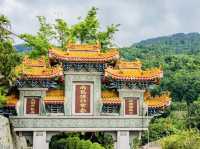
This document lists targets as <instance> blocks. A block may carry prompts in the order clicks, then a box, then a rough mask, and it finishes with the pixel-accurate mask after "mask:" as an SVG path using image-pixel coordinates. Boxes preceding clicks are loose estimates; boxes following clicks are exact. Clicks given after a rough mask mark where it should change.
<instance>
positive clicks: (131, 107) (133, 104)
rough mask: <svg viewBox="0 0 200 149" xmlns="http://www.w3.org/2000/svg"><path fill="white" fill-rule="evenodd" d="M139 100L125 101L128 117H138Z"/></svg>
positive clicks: (128, 99) (129, 99)
mask: <svg viewBox="0 0 200 149" xmlns="http://www.w3.org/2000/svg"><path fill="white" fill-rule="evenodd" d="M137 101H138V99H137V98H126V99H125V114H126V115H137V108H138V107H137Z"/></svg>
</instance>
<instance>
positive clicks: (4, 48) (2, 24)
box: [0, 15, 20, 85]
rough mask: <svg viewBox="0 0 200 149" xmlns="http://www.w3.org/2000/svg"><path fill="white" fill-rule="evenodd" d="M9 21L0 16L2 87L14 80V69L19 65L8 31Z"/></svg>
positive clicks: (0, 73) (17, 55)
mask: <svg viewBox="0 0 200 149" xmlns="http://www.w3.org/2000/svg"><path fill="white" fill-rule="evenodd" d="M10 27H11V25H10V21H9V20H8V18H7V17H5V16H4V15H1V16H0V51H1V52H0V78H1V80H2V81H1V83H2V85H11V84H12V81H13V79H14V78H15V73H14V68H15V66H16V65H18V64H19V63H20V56H19V54H18V53H17V52H16V49H15V48H14V47H13V40H12V38H11V33H10V32H9V31H8V29H9V28H10Z"/></svg>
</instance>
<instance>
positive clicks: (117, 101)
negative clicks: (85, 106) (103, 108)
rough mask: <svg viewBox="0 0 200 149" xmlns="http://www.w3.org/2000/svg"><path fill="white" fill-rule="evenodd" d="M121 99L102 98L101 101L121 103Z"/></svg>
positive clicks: (104, 102)
mask: <svg viewBox="0 0 200 149" xmlns="http://www.w3.org/2000/svg"><path fill="white" fill-rule="evenodd" d="M121 102H122V100H121V99H119V97H110V98H102V99H101V103H103V104H121Z"/></svg>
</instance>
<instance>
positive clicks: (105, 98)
mask: <svg viewBox="0 0 200 149" xmlns="http://www.w3.org/2000/svg"><path fill="white" fill-rule="evenodd" d="M101 102H102V103H103V104H121V102H122V100H121V99H120V98H119V96H118V93H117V92H116V91H110V90H105V91H102V92H101Z"/></svg>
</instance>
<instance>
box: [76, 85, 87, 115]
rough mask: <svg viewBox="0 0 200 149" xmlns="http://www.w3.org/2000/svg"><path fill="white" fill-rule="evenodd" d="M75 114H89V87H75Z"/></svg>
mask: <svg viewBox="0 0 200 149" xmlns="http://www.w3.org/2000/svg"><path fill="white" fill-rule="evenodd" d="M75 93H76V94H75V112H76V113H90V85H76V88H75Z"/></svg>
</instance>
